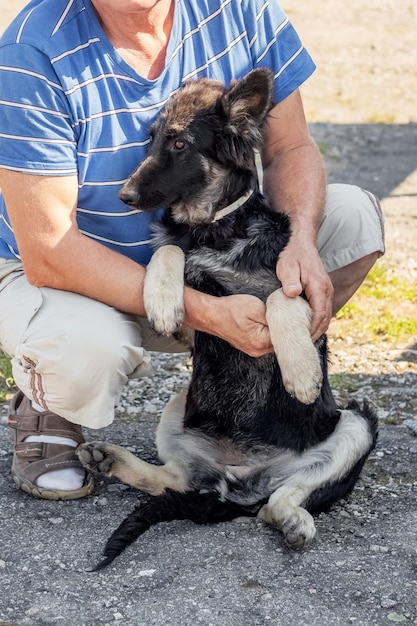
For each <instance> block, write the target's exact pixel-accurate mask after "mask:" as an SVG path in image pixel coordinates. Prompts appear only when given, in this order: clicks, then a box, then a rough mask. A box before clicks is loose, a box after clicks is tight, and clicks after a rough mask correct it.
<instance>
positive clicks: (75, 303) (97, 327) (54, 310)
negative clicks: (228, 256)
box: [0, 185, 384, 428]
mask: <svg viewBox="0 0 417 626" xmlns="http://www.w3.org/2000/svg"><path fill="white" fill-rule="evenodd" d="M318 248H319V252H320V256H321V258H322V260H323V263H324V267H325V268H326V271H327V272H331V271H333V270H336V269H338V268H341V267H344V266H346V265H348V264H350V263H353V262H354V261H356V260H358V259H360V258H362V257H364V256H366V255H368V254H371V253H373V252H376V251H379V252H380V253H381V254H383V252H384V234H383V217H382V213H381V209H380V207H379V203H378V201H377V200H376V198H375V197H374V196H373V195H372V194H370V193H368V192H365V191H363V190H362V189H360V188H359V187H355V186H351V185H329V186H328V193H327V203H326V209H325V213H324V217H323V221H322V224H321V227H320V231H319V233H318ZM0 345H1V347H2V349H3V350H4V352H6V354H8V355H9V356H11V357H12V366H13V376H14V379H15V381H16V384H17V386H18V387H19V388H20V389H21V390H22V391H23V393H24V394H25V395H26V396H28V397H29V398H31V399H32V400H34V401H35V402H37V403H38V404H40V405H41V406H43V407H45V408H47V409H49V410H51V411H53V412H55V413H57V414H58V415H61V416H62V417H64V418H66V419H68V420H69V421H71V422H74V423H76V424H81V425H83V426H87V427H89V428H102V427H103V426H107V425H108V424H110V423H111V422H112V421H113V418H114V408H115V406H117V404H118V403H119V400H120V395H121V392H122V389H123V386H124V385H125V383H126V382H127V381H128V380H129V379H132V378H139V377H141V376H150V375H152V365H151V357H150V354H149V353H150V352H152V351H156V352H184V351H186V350H187V348H186V347H185V346H184V345H182V344H180V343H179V342H177V341H175V340H174V339H173V338H171V337H159V336H158V335H156V334H155V333H154V332H153V330H152V328H151V327H150V325H149V324H148V322H147V320H146V319H145V318H140V317H135V316H132V315H126V314H124V313H121V312H120V311H117V310H116V309H113V308H111V307H109V306H107V305H105V304H102V303H100V302H97V301H95V300H90V299H89V298H86V297H84V296H80V295H78V294H74V293H69V292H65V291H59V290H55V289H49V288H37V287H33V286H31V285H30V284H29V283H28V281H27V280H26V277H25V274H24V272H23V268H22V264H21V263H20V261H18V260H15V259H0Z"/></svg>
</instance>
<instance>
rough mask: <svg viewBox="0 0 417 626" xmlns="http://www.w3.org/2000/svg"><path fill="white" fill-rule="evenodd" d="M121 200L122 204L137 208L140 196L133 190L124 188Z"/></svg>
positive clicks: (121, 191)
mask: <svg viewBox="0 0 417 626" xmlns="http://www.w3.org/2000/svg"><path fill="white" fill-rule="evenodd" d="M119 198H120V200H121V201H122V202H124V203H125V204H128V205H129V206H136V205H137V204H138V202H139V194H138V192H137V191H136V190H135V189H133V188H130V189H129V188H127V189H125V188H124V187H122V189H121V190H120V191H119Z"/></svg>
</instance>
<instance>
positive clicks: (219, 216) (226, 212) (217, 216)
mask: <svg viewBox="0 0 417 626" xmlns="http://www.w3.org/2000/svg"><path fill="white" fill-rule="evenodd" d="M254 191H255V190H254V189H253V188H252V187H251V188H250V189H248V191H247V192H246V193H244V194H243V196H240V198H238V199H237V200H235V201H234V202H232V204H228V205H227V206H225V207H224V209H220V211H217V212H216V214H215V216H214V217H213V219H212V223H213V222H218V221H219V220H221V219H222V217H225V216H226V215H229V214H230V213H233V211H236V209H238V208H239V207H241V206H242V205H243V204H245V202H247V201H248V200H249V198H250V197H251V195H252V194H253V192H254Z"/></svg>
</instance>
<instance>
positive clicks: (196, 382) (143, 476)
mask: <svg viewBox="0 0 417 626" xmlns="http://www.w3.org/2000/svg"><path fill="white" fill-rule="evenodd" d="M271 93H272V76H271V73H270V72H269V71H268V70H266V69H265V70H254V71H253V72H251V73H250V74H248V76H247V77H245V78H243V79H242V80H240V81H238V82H237V83H236V84H234V85H232V86H231V87H230V88H229V89H225V88H224V87H223V86H222V85H221V84H220V83H218V82H216V81H213V80H209V79H202V80H199V81H193V82H189V83H187V84H186V85H185V86H184V87H183V88H182V89H181V90H179V92H177V93H176V94H175V95H174V96H173V97H172V99H171V100H170V102H169V103H168V105H167V107H166V109H165V110H164V112H163V113H162V114H161V115H160V117H159V118H158V120H157V122H156V123H155V125H154V127H153V130H152V136H153V142H152V144H151V146H150V149H149V154H148V156H147V158H146V159H145V161H144V162H143V163H142V164H141V165H140V166H139V168H138V169H137V170H136V171H135V172H134V173H133V174H132V176H131V177H130V178H129V180H128V181H127V182H126V183H125V185H124V187H123V188H122V191H121V194H120V197H121V198H122V200H124V201H125V202H126V203H128V204H130V205H132V206H134V207H136V208H137V209H138V210H140V211H152V210H155V209H157V208H160V207H161V206H162V207H167V210H166V212H165V214H164V216H163V219H162V222H161V224H160V225H159V226H158V228H157V230H156V234H155V244H156V247H157V248H158V249H157V251H156V252H155V254H154V256H153V258H152V260H151V263H150V265H149V266H148V269H147V274H146V281H145V290H144V302H145V308H146V311H147V314H148V317H149V319H150V320H151V321H152V323H153V325H154V327H155V329H156V330H157V331H158V332H161V333H173V332H175V331H177V330H179V329H180V328H181V324H182V320H183V315H184V308H183V282H184V276H185V283H186V284H187V285H190V286H191V287H193V288H195V289H197V290H200V291H203V292H206V293H208V294H211V295H214V296H227V295H229V294H239V293H247V294H252V295H255V296H257V297H259V298H261V299H262V300H263V301H264V302H266V306H267V320H268V325H269V329H270V333H271V338H272V343H273V346H274V349H275V354H270V355H266V356H263V357H260V358H253V357H250V356H248V355H247V354H245V353H243V352H240V351H239V350H237V349H235V348H234V347H232V346H231V345H230V344H228V343H227V342H225V341H223V340H222V339H219V338H218V337H215V336H212V335H208V334H205V333H202V332H196V333H195V342H194V348H193V374H192V380H191V384H190V387H189V389H188V393H182V394H179V395H178V396H176V397H175V398H174V399H173V400H171V402H170V403H169V404H168V405H167V407H166V408H165V410H164V412H163V415H162V418H161V422H160V425H159V427H158V431H157V448H158V454H159V457H160V459H161V461H162V462H163V463H164V465H162V466H156V465H151V464H148V463H145V462H144V461H142V460H141V459H139V458H137V457H135V456H134V455H132V454H130V453H129V452H127V451H126V450H125V449H123V448H121V447H119V446H115V445H112V444H108V443H100V442H98V443H91V444H85V445H83V446H81V448H80V449H79V452H78V453H79V456H80V459H81V460H82V462H83V463H84V465H85V466H86V467H88V468H89V469H90V470H94V469H96V470H97V469H98V470H99V471H101V472H103V473H105V474H107V475H109V476H111V475H113V476H116V477H118V478H120V479H121V480H123V481H124V482H126V483H128V484H130V485H132V486H134V487H137V488H138V489H141V490H143V491H145V492H147V493H149V494H152V495H153V496H157V497H154V498H150V500H149V502H148V503H147V504H146V505H142V506H140V507H138V508H137V509H136V510H135V511H134V512H133V513H132V514H131V515H130V516H129V517H128V518H127V519H126V520H125V521H124V522H123V523H122V525H121V526H120V527H119V528H118V529H117V530H116V532H115V533H114V534H113V536H112V537H111V539H110V540H109V541H108V543H107V545H106V548H105V552H104V554H105V556H106V558H105V559H104V561H102V562H101V563H100V564H99V566H98V567H101V566H104V565H106V564H108V563H110V562H111V561H112V560H113V559H114V558H115V556H117V555H118V554H120V552H121V551H122V550H123V549H124V548H125V547H126V546H127V545H128V544H129V543H131V542H132V541H134V540H135V539H136V538H137V537H138V536H139V534H141V533H142V532H144V531H145V530H146V529H147V528H149V526H150V525H151V524H153V523H157V522H159V521H163V520H168V519H183V518H189V519H193V520H194V521H196V522H199V523H204V522H211V521H220V520H225V519H232V518H233V517H236V516H237V515H239V514H242V513H243V514H247V515H258V517H259V518H261V519H263V520H265V521H266V522H269V523H270V524H273V525H275V526H277V527H278V528H279V529H280V530H281V531H282V532H283V534H284V536H285V539H286V541H287V543H288V544H289V545H291V546H293V547H303V546H305V545H307V544H308V543H309V542H310V541H311V540H312V539H313V537H314V535H315V532H316V529H315V525H314V521H313V518H312V515H311V513H315V512H319V511H323V510H326V509H327V508H328V507H330V506H331V505H332V504H333V503H334V502H336V501H337V500H338V499H340V498H342V497H344V496H346V495H347V494H348V493H349V492H350V491H351V490H352V488H353V486H354V484H355V482H356V481H357V479H358V476H359V473H360V471H361V469H362V466H363V464H364V462H365V460H366V458H367V456H368V454H369V452H370V451H371V450H372V449H373V447H374V446H375V442H376V437H377V420H376V417H375V415H374V413H373V412H372V411H371V409H370V408H369V407H368V406H367V405H365V406H364V407H363V408H360V407H359V406H358V405H357V404H354V403H352V404H351V405H349V406H348V407H347V408H346V409H343V410H339V409H338V407H337V406H336V403H335V400H334V397H333V395H332V392H331V390H330V386H329V382H328V378H327V347H326V337H325V336H323V337H321V339H320V340H319V341H318V342H317V343H316V345H314V344H313V343H312V341H311V338H310V334H309V323H310V316H311V311H310V307H309V305H308V303H307V301H306V300H305V299H304V298H301V297H297V298H287V297H286V296H285V295H284V294H283V292H282V289H281V285H280V283H279V281H278V278H277V276H276V270H275V268H276V262H277V259H278V256H279V254H280V252H281V251H282V249H283V248H284V247H285V245H286V244H287V242H288V240H289V236H290V223H289V220H288V218H287V217H286V216H285V215H283V214H280V213H277V212H274V211H273V210H272V209H271V208H270V205H269V204H268V202H267V200H266V198H265V197H264V196H263V195H262V193H261V192H260V191H259V189H258V188H257V183H256V169H255V166H254V149H257V148H258V147H259V146H260V143H261V140H262V133H261V129H262V127H263V124H264V122H265V120H266V117H267V114H268V111H269V109H270V106H271ZM251 187H252V188H253V189H254V191H253V194H252V195H251V196H250V197H249V199H247V200H246V201H245V202H244V203H243V204H242V206H240V207H239V208H237V209H236V210H234V211H233V212H232V213H230V214H228V215H225V216H224V217H220V218H219V219H217V220H216V214H217V217H219V215H221V214H219V211H221V210H222V209H223V208H224V207H226V206H227V205H229V204H230V203H232V202H234V201H235V200H237V199H238V198H240V197H241V196H242V195H243V194H245V193H246V192H247V191H248V189H250V188H251ZM213 220H215V221H213Z"/></svg>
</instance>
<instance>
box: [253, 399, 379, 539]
mask: <svg viewBox="0 0 417 626" xmlns="http://www.w3.org/2000/svg"><path fill="white" fill-rule="evenodd" d="M372 447H373V435H372V433H371V431H370V427H369V425H368V422H367V421H366V419H364V418H363V417H362V416H361V415H358V414H357V413H354V412H353V411H348V410H343V411H341V416H340V420H339V423H338V425H337V427H336V428H335V430H334V432H333V433H332V434H331V435H330V437H328V438H327V439H326V440H325V441H323V442H322V443H321V444H319V445H317V446H315V447H314V448H311V449H310V450H307V451H305V452H303V453H302V454H301V455H300V456H299V457H298V458H297V459H294V460H291V461H290V462H289V463H288V466H287V467H286V468H285V469H284V471H281V476H280V475H279V474H280V470H279V469H278V470H277V472H276V474H275V477H273V474H274V472H273V467H272V466H271V468H270V471H271V475H272V480H271V486H272V487H273V484H274V482H275V484H276V485H277V489H276V490H275V491H274V492H273V493H272V494H271V496H270V497H269V500H268V502H267V504H265V505H264V506H263V507H262V508H261V510H260V511H259V513H258V517H259V518H260V519H262V520H264V521H266V522H268V523H270V524H273V525H274V526H277V527H278V528H280V530H281V531H282V532H283V534H284V537H285V539H286V541H287V543H288V544H289V545H290V546H292V547H295V548H303V547H305V546H307V545H308V544H309V543H310V542H311V540H312V539H313V538H314V536H315V534H316V528H315V525H314V520H313V517H312V516H311V515H310V513H309V512H308V511H306V509H305V508H303V507H302V505H303V504H304V503H307V502H308V499H309V497H310V496H311V495H312V494H313V493H314V492H316V490H319V489H323V488H325V487H327V488H329V489H331V488H332V485H335V484H337V483H338V482H339V481H342V480H343V479H345V478H346V477H347V476H348V475H349V474H350V472H352V470H353V468H354V467H355V465H356V464H357V463H358V462H359V461H360V460H361V459H364V458H365V457H366V455H367V454H369V451H370V450H371V449H372ZM278 460H279V459H278ZM320 497H323V495H322V496H320V492H318V496H317V498H318V500H319V501H320ZM339 497H341V496H340V495H339ZM335 499H337V498H335ZM327 504H329V501H327ZM330 504H331V502H330Z"/></svg>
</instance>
